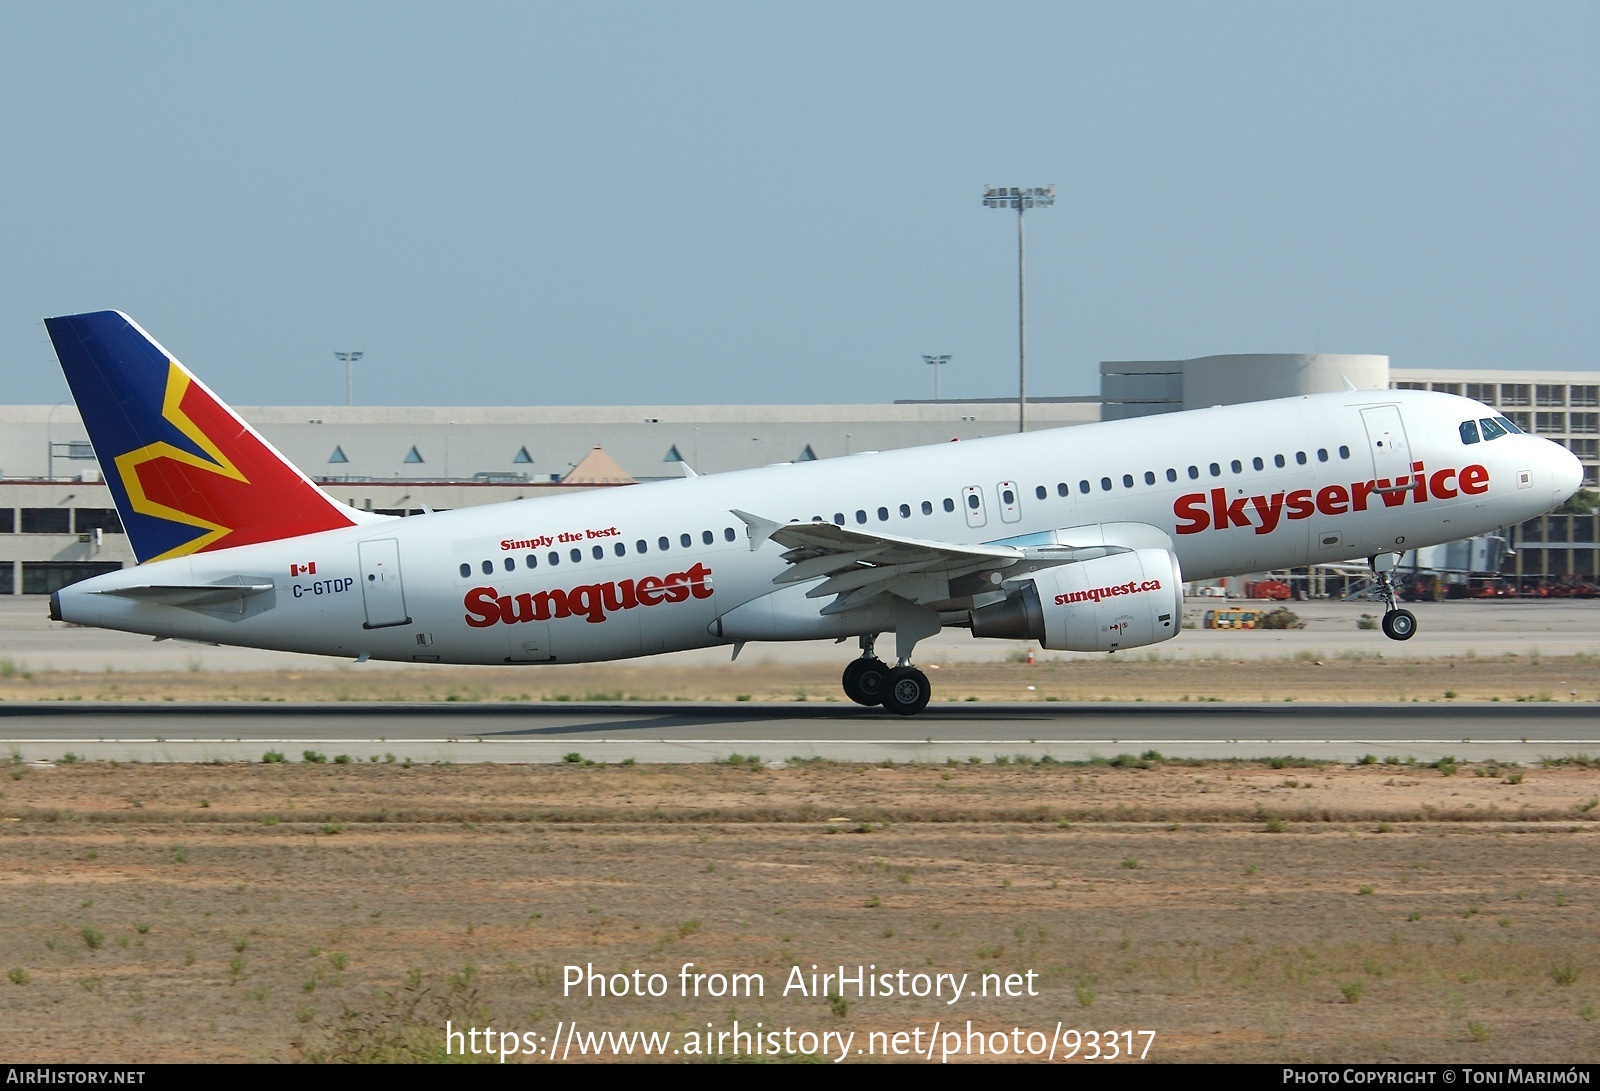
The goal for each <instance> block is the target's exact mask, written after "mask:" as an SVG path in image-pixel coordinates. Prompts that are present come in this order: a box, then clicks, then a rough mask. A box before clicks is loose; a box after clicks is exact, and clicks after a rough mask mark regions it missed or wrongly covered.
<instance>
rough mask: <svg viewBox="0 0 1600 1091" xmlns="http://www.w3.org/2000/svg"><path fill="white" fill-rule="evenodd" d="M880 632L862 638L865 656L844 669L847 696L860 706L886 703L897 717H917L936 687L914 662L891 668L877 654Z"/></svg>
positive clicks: (862, 652)
mask: <svg viewBox="0 0 1600 1091" xmlns="http://www.w3.org/2000/svg"><path fill="white" fill-rule="evenodd" d="M876 640H877V634H876V633H871V634H868V635H866V636H863V637H862V638H861V657H860V658H859V659H854V660H851V662H850V665H849V666H848V667H846V668H845V669H844V678H843V679H842V681H843V683H844V695H845V696H846V697H848V698H850V700H852V701H854V702H855V703H856V704H858V705H867V706H869V707H870V706H872V705H882V706H883V707H884V708H886V709H888V710H889V711H890V712H893V713H894V714H895V715H897V716H915V715H916V714H917V713H919V712H921V711H922V710H923V709H924V708H926V707H928V698H929V697H931V696H933V687H932V686H930V685H929V684H928V676H927V675H926V674H923V673H922V672H921V671H919V670H918V669H917V668H916V667H913V666H912V665H911V664H910V663H901V664H900V665H899V666H896V667H890V666H889V665H888V664H887V663H885V662H884V661H883V660H881V659H879V658H878V657H877V655H875V654H874V653H873V650H872V646H873V643H874V642H875V641H876Z"/></svg>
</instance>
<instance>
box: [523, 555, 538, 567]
mask: <svg viewBox="0 0 1600 1091" xmlns="http://www.w3.org/2000/svg"><path fill="white" fill-rule="evenodd" d="M523 563H524V564H526V565H527V566H528V567H529V568H538V567H539V555H538V554H537V553H530V554H528V555H527V556H526V557H524V558H523Z"/></svg>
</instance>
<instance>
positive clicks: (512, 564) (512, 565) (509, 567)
mask: <svg viewBox="0 0 1600 1091" xmlns="http://www.w3.org/2000/svg"><path fill="white" fill-rule="evenodd" d="M516 568H517V559H516V558H515V557H507V558H506V571H507V572H514V571H516Z"/></svg>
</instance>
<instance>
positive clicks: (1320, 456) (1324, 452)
mask: <svg viewBox="0 0 1600 1091" xmlns="http://www.w3.org/2000/svg"><path fill="white" fill-rule="evenodd" d="M1317 461H1318V462H1326V461H1328V449H1327V448H1326V447H1318V448H1317Z"/></svg>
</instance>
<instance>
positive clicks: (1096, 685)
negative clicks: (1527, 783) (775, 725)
mask: <svg viewBox="0 0 1600 1091" xmlns="http://www.w3.org/2000/svg"><path fill="white" fill-rule="evenodd" d="M923 666H924V668H925V669H927V670H928V671H929V674H930V676H931V677H932V679H933V682H934V686H935V691H936V693H937V697H936V699H937V700H938V701H941V702H948V701H971V700H976V701H986V700H1005V701H1028V700H1037V701H1052V700H1056V701H1102V700H1108V701H1135V700H1146V701H1220V700H1243V701H1250V700H1263V701H1285V700H1299V701H1395V700H1402V701H1413V700H1415V701H1448V700H1457V701H1573V700H1577V701H1591V702H1592V701H1600V654H1587V655H1585V654H1581V655H1568V656H1542V655H1540V654H1538V653H1536V652H1535V653H1528V654H1522V655H1501V656H1493V657H1475V656H1470V655H1469V656H1462V657H1457V658H1450V659H1386V658H1384V657H1383V656H1382V655H1380V654H1378V653H1374V652H1360V653H1349V652H1347V653H1344V654H1341V655H1329V656H1324V655H1322V654H1321V653H1310V652H1305V653H1300V654H1298V655H1295V656H1285V657H1282V658H1275V659H1247V660H1226V659H1174V658H1162V655H1161V653H1160V652H1128V653H1124V654H1121V655H1114V656H1084V657H1083V658H1081V659H1072V660H1067V661H1060V660H1058V661H1054V662H1048V663H1046V662H1041V663H1039V664H1037V665H1034V666H1030V665H1028V664H1027V663H1025V662H1011V663H1003V662H987V663H984V662H979V663H974V662H948V663H937V662H933V663H924V664H923ZM5 667H6V663H5V662H3V661H0V701H7V700H10V701H50V700H60V701H279V700H286V699H293V700H301V701H374V700H379V701H501V700H554V701H561V700H574V701H579V700H645V701H671V700H693V701H733V700H754V701H767V700H781V701H793V700H813V701H842V700H844V697H843V695H842V694H841V692H840V689H839V669H840V668H839V665H838V664H837V663H766V664H760V665H759V669H750V667H751V664H749V663H739V664H727V665H720V666H698V667H695V668H693V669H684V668H682V667H673V666H662V665H659V664H656V665H653V664H652V663H651V661H648V660H640V661H637V662H623V663H602V664H585V665H569V666H548V667H540V668H538V669H537V670H527V669H523V670H516V669H508V668H493V667H434V668H414V669H400V670H383V671H363V670H360V669H357V668H351V667H345V668H342V669H339V670H332V671H328V670H317V671H300V672H295V671H262V672H243V671H241V672H231V671H230V672H209V671H201V670H194V671H186V672H178V673H172V672H154V671H151V672H113V671H105V672H100V673H89V672H71V671H54V672H38V673H35V672H30V671H26V670H19V669H17V668H15V667H12V668H11V669H10V670H7V669H5Z"/></svg>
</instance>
